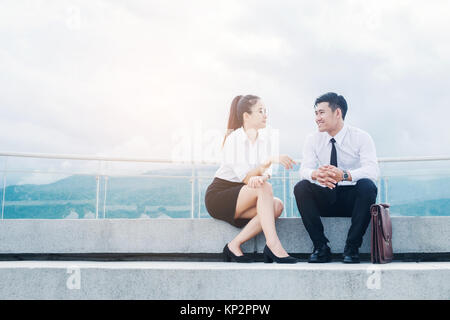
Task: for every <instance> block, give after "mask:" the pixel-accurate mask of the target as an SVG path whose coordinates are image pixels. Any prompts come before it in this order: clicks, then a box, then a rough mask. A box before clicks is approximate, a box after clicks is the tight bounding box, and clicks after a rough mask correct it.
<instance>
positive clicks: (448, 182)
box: [379, 161, 450, 216]
mask: <svg viewBox="0 0 450 320" xmlns="http://www.w3.org/2000/svg"><path fill="white" fill-rule="evenodd" d="M448 164H449V162H448V161H415V162H388V163H381V164H380V169H381V172H382V178H381V180H380V187H381V188H379V196H380V198H379V199H381V201H382V202H387V203H389V204H390V205H391V210H390V212H391V215H393V216H450V167H449V165H448Z"/></svg>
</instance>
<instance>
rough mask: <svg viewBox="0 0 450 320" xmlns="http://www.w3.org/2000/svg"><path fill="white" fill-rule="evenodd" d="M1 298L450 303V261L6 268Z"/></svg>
mask: <svg viewBox="0 0 450 320" xmlns="http://www.w3.org/2000/svg"><path fill="white" fill-rule="evenodd" d="M0 283H1V286H0V298H1V299H194V300H199V299H200V300H204V299H224V300H233V299H246V300H263V299H264V300H276V299H287V300H290V299H443V300H448V299H450V262H438V263H395V262H394V263H391V264H387V265H372V264H369V263H362V264H359V265H344V264H342V263H329V264H323V265H311V264H308V263H297V264H295V265H278V264H264V263H252V264H237V263H217V262H202V263H197V262H86V261H57V262H55V261H39V262H36V261H8V262H0Z"/></svg>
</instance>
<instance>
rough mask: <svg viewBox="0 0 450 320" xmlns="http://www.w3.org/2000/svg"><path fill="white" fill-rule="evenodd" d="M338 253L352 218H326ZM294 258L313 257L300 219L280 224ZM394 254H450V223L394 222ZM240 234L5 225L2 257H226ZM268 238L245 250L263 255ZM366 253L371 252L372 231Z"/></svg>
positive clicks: (108, 225) (111, 223)
mask: <svg viewBox="0 0 450 320" xmlns="http://www.w3.org/2000/svg"><path fill="white" fill-rule="evenodd" d="M322 221H323V224H324V228H325V234H326V236H327V237H328V239H329V240H330V246H331V249H332V251H333V252H335V253H339V252H342V251H343V249H344V245H345V239H346V236H347V232H348V229H349V227H350V218H322ZM276 228H277V232H278V235H279V237H280V240H281V242H282V244H283V246H284V247H285V249H286V250H287V251H288V252H290V253H311V251H312V243H311V240H310V239H309V236H308V234H307V232H306V230H305V228H304V226H303V223H302V221H301V219H300V218H282V219H278V220H277V222H276ZM392 229H393V239H392V242H393V247H394V253H448V252H450V251H449V249H450V217H392ZM239 231H240V229H238V228H235V227H233V226H231V225H229V224H227V223H225V222H223V221H218V220H214V219H145V220H143V219H104V220H89V219H86V220H39V219H33V220H28V219H23V220H0V254H21V253H46V254H51V253H61V254H64V253H68V254H73V253H183V254H190V253H220V252H221V251H222V249H223V246H224V245H225V244H226V243H227V242H229V241H230V240H231V239H233V238H234V237H235V236H236V235H237V234H238V233H239ZM264 245H265V238H264V235H263V234H260V235H258V236H257V237H256V238H255V239H252V240H250V241H248V242H247V243H245V244H244V246H243V247H242V249H243V250H244V252H262V250H263V248H264ZM360 252H361V253H369V252H370V228H369V229H368V230H367V232H366V235H365V237H364V241H363V245H362V247H361V250H360Z"/></svg>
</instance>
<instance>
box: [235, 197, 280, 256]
mask: <svg viewBox="0 0 450 320" xmlns="http://www.w3.org/2000/svg"><path fill="white" fill-rule="evenodd" d="M283 208H284V207H283V202H282V201H281V200H280V199H278V198H274V214H275V218H278V217H279V216H281V213H282V212H283ZM239 218H242V219H251V220H250V221H249V222H248V223H247V225H246V226H245V227H244V228H243V229H242V231H241V232H239V234H238V235H237V236H236V237H235V238H234V239H233V240H231V242H230V243H229V244H228V247H229V248H230V250H231V251H232V252H234V254H236V255H242V254H243V253H242V251H241V248H240V246H241V245H242V244H243V243H244V242H246V241H248V240H250V239H252V238H254V237H255V236H257V235H258V234H259V233H261V231H262V226H261V222H260V221H259V217H258V215H257V213H256V206H254V207H252V208H250V209H248V210H246V211H244V212H243V213H242V214H241V215H240V216H239Z"/></svg>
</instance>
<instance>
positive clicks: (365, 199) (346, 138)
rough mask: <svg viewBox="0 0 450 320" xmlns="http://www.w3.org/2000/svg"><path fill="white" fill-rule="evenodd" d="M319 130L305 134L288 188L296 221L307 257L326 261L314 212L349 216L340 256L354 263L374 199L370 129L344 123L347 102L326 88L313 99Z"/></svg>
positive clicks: (374, 165) (320, 226)
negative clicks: (309, 249)
mask: <svg viewBox="0 0 450 320" xmlns="http://www.w3.org/2000/svg"><path fill="white" fill-rule="evenodd" d="M314 108H315V114H316V123H317V126H318V128H319V132H315V133H313V134H311V135H309V136H308V137H307V140H306V142H305V145H304V149H303V159H302V163H301V169H300V177H301V179H302V180H301V181H300V182H299V183H297V185H296V186H295V188H294V194H295V199H296V201H297V207H298V210H299V211H300V215H301V217H302V221H303V223H304V225H305V228H306V230H307V231H308V233H309V236H310V238H311V240H312V242H313V244H314V251H313V253H312V254H311V256H310V258H309V261H308V262H310V263H323V262H329V261H331V250H330V247H328V245H327V243H328V242H329V240H328V239H327V238H326V237H325V234H324V229H323V224H322V221H321V219H320V217H321V216H322V217H351V218H352V219H351V227H350V229H349V231H348V234H347V240H346V244H345V249H344V254H343V262H344V263H359V248H360V247H361V244H362V238H363V235H364V233H365V232H366V229H367V227H368V225H369V223H370V206H371V205H372V204H374V203H375V200H376V197H377V187H376V185H375V183H376V180H377V179H378V174H379V168H378V162H377V157H376V151H375V144H374V142H373V140H372V138H371V137H370V135H369V134H368V133H367V132H365V131H363V130H361V129H358V128H355V127H351V126H347V125H346V124H345V123H344V119H345V115H346V113H347V102H346V101H345V99H344V97H343V96H340V95H337V94H336V93H333V92H329V93H326V94H324V95H322V96H320V97H319V98H317V99H316V102H315V104H314Z"/></svg>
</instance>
